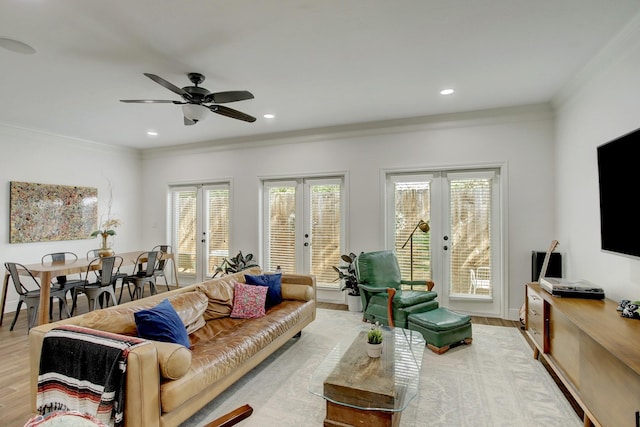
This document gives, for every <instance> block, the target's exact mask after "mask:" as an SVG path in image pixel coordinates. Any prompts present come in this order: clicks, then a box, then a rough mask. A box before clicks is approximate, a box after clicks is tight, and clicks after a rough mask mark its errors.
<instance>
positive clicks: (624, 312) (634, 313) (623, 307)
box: [616, 299, 640, 319]
mask: <svg viewBox="0 0 640 427" xmlns="http://www.w3.org/2000/svg"><path fill="white" fill-rule="evenodd" d="M638 308H640V301H630V300H628V299H623V300H621V301H620V303H619V304H618V307H616V310H617V311H620V312H621V313H620V315H621V316H622V317H627V318H629V319H640V313H638Z"/></svg>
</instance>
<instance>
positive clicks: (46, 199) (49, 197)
mask: <svg viewBox="0 0 640 427" xmlns="http://www.w3.org/2000/svg"><path fill="white" fill-rule="evenodd" d="M10 187H11V191H10V195H11V200H10V215H9V220H10V223H11V232H10V234H9V243H30V242H49V241H56V240H79V239H88V238H90V237H89V236H90V234H91V232H92V231H93V230H95V229H96V224H97V222H98V189H97V188H92V187H76V186H69V185H53V184H34V183H30V182H18V181H11V182H10Z"/></svg>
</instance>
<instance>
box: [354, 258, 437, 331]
mask: <svg viewBox="0 0 640 427" xmlns="http://www.w3.org/2000/svg"><path fill="white" fill-rule="evenodd" d="M355 263H356V276H357V277H358V287H359V288H360V295H361V298H362V310H363V320H367V321H370V322H380V323H381V324H383V325H390V323H395V326H398V327H400V328H405V329H406V328H408V320H407V318H408V317H409V315H410V314H412V313H422V312H425V311H431V310H435V309H436V308H438V302H437V301H436V300H435V298H436V297H437V296H438V294H437V293H436V292H433V291H432V290H431V289H433V286H434V283H433V282H431V281H427V282H425V281H424V280H415V281H408V280H402V279H401V277H400V266H399V265H398V259H397V258H396V254H395V253H394V252H393V251H378V252H367V253H361V254H360V255H358V257H357V258H356V261H355ZM402 285H409V286H411V287H412V288H413V286H418V285H421V286H426V288H427V290H426V291H425V290H404V289H402ZM388 288H393V289H395V290H396V292H395V295H394V296H393V297H392V298H393V299H392V301H391V308H392V311H393V318H392V319H391V321H390V319H389V315H388V307H389V294H387V289H388Z"/></svg>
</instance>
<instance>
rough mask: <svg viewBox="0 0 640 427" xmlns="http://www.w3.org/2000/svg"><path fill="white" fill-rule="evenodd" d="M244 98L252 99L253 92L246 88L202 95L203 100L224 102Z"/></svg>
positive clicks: (242, 99) (217, 102)
mask: <svg viewBox="0 0 640 427" xmlns="http://www.w3.org/2000/svg"><path fill="white" fill-rule="evenodd" d="M245 99H253V94H252V93H251V92H248V91H246V90H230V91H226V92H216V93H210V94H208V95H207V96H205V97H204V102H213V103H215V104H224V103H226V102H236V101H244V100H245Z"/></svg>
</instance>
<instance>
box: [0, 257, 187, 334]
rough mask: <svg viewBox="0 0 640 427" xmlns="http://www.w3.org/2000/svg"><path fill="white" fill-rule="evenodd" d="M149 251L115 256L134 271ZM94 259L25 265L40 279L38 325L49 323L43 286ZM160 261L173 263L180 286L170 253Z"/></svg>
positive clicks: (47, 292)
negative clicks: (138, 262) (137, 263)
mask: <svg viewBox="0 0 640 427" xmlns="http://www.w3.org/2000/svg"><path fill="white" fill-rule="evenodd" d="M146 252H149V251H132V252H122V253H116V254H115V256H120V257H122V266H129V265H133V266H134V270H135V264H136V262H137V261H142V262H144V261H146V259H145V258H144V257H142V258H140V260H138V257H139V256H140V255H141V254H144V253H146ZM94 259H95V258H89V259H81V258H78V259H77V260H64V261H57V262H53V261H45V262H39V263H34V264H25V265H24V266H25V267H26V268H27V269H28V270H29V271H30V272H31V274H33V275H34V276H35V277H36V278H38V279H40V305H39V307H40V308H39V309H38V325H43V324H45V323H49V305H50V300H49V296H50V286H45V285H46V284H48V283H51V279H52V278H53V277H56V276H68V275H71V274H80V273H83V272H85V271H86V270H87V267H88V266H89V264H91V261H93V260H94ZM159 259H160V260H166V261H171V262H172V263H173V278H174V280H175V283H176V286H178V287H179V286H180V284H179V283H178V273H177V268H176V264H175V258H174V256H173V253H171V252H161V255H160V258H159ZM92 269H96V270H98V269H100V263H94V265H93V266H92ZM18 272H19V273H20V274H25V275H27V274H28V273H27V272H26V271H24V270H22V269H18ZM9 278H10V275H9V272H8V271H6V272H5V275H4V282H3V286H2V301H1V302H0V326H2V320H3V318H4V307H5V303H6V299H7V289H8V287H9Z"/></svg>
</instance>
